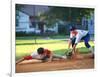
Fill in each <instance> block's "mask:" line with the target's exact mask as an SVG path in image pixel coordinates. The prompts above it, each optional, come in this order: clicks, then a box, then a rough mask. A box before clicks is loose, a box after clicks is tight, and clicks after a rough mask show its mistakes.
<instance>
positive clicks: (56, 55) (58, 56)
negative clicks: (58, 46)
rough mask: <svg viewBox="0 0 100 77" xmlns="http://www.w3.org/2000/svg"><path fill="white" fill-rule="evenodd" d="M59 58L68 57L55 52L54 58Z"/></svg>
mask: <svg viewBox="0 0 100 77" xmlns="http://www.w3.org/2000/svg"><path fill="white" fill-rule="evenodd" d="M54 58H57V59H66V56H62V55H58V54H53V59H54Z"/></svg>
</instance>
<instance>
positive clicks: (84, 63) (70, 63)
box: [16, 55, 94, 73]
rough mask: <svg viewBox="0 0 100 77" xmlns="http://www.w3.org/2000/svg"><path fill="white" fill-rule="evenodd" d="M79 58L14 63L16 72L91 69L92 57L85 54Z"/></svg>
mask: <svg viewBox="0 0 100 77" xmlns="http://www.w3.org/2000/svg"><path fill="white" fill-rule="evenodd" d="M82 56H85V57H84V58H81V59H72V60H57V61H52V62H45V63H41V61H39V60H34V59H33V60H29V61H27V60H26V61H23V62H21V63H19V64H17V65H16V73H25V72H40V71H58V70H72V69H93V68H94V59H93V58H90V57H88V56H87V55H82Z"/></svg>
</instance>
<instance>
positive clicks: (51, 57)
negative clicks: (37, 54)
mask: <svg viewBox="0 0 100 77" xmlns="http://www.w3.org/2000/svg"><path fill="white" fill-rule="evenodd" d="M52 59H53V52H50V57H49V60H48V62H51V61H52Z"/></svg>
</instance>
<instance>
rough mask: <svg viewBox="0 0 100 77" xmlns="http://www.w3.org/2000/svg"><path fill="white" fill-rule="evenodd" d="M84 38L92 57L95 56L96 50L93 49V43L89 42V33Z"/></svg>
mask: <svg viewBox="0 0 100 77" xmlns="http://www.w3.org/2000/svg"><path fill="white" fill-rule="evenodd" d="M83 40H84V43H85V46H86V47H87V48H88V49H89V51H91V57H92V58H94V50H93V48H92V47H91V45H90V44H89V40H90V35H89V34H87V35H86V36H85V37H84V39H83Z"/></svg>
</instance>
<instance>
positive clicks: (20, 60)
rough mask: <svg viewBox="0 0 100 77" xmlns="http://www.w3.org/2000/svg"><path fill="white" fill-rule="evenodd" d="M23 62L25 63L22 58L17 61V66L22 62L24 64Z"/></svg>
mask: <svg viewBox="0 0 100 77" xmlns="http://www.w3.org/2000/svg"><path fill="white" fill-rule="evenodd" d="M22 61H24V58H21V59H19V60H17V61H16V64H18V63H20V62H22Z"/></svg>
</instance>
